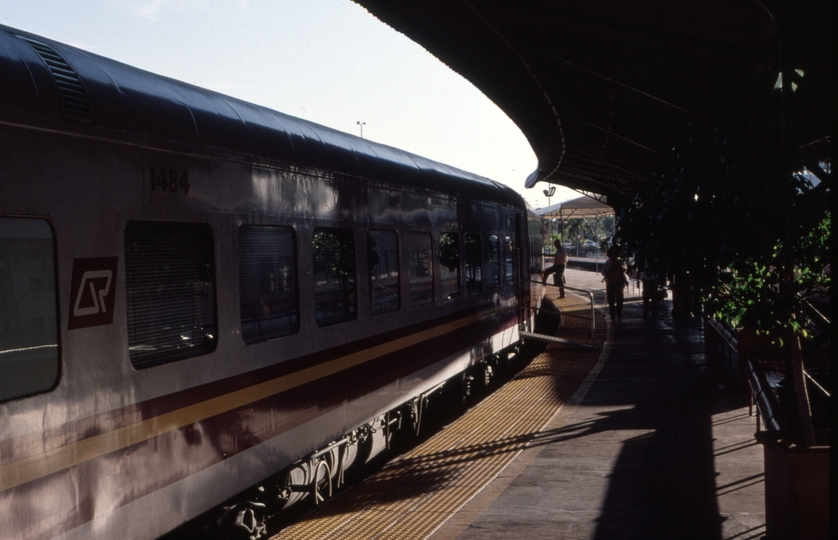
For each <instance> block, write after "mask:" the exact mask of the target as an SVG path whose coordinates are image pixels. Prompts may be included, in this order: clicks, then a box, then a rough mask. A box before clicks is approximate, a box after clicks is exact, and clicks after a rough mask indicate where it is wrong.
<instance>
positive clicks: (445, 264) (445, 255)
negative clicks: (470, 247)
mask: <svg viewBox="0 0 838 540" xmlns="http://www.w3.org/2000/svg"><path fill="white" fill-rule="evenodd" d="M439 279H440V287H441V288H442V297H443V298H453V297H455V296H459V295H460V237H459V235H457V234H456V233H442V234H440V235H439Z"/></svg>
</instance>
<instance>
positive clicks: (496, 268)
mask: <svg viewBox="0 0 838 540" xmlns="http://www.w3.org/2000/svg"><path fill="white" fill-rule="evenodd" d="M499 279H500V252H499V251H498V235H496V234H490V235H488V236H487V237H486V286H487V287H493V286H495V285H497V284H498V280H499Z"/></svg>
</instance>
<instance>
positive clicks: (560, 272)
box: [541, 240, 567, 298]
mask: <svg viewBox="0 0 838 540" xmlns="http://www.w3.org/2000/svg"><path fill="white" fill-rule="evenodd" d="M553 246H555V248H556V254H555V255H554V256H553V266H551V267H549V268H548V269H547V270H545V271H544V272H542V273H541V282H542V283H547V276H549V275H550V274H553V284H554V285H556V286H557V287H558V288H559V298H564V268H565V266H566V265H567V250H566V249H565V248H564V246H563V245H562V243H561V241H560V240H556V241H555V242H553Z"/></svg>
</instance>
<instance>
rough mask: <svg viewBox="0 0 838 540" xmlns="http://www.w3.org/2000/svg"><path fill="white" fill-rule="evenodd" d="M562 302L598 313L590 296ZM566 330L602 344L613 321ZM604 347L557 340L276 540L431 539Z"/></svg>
mask: <svg viewBox="0 0 838 540" xmlns="http://www.w3.org/2000/svg"><path fill="white" fill-rule="evenodd" d="M555 300H556V301H557V302H558V303H559V306H560V307H561V308H562V310H563V311H564V312H565V313H568V314H570V313H575V314H579V315H581V316H583V317H584V316H587V315H589V314H590V304H588V303H587V301H586V299H584V298H580V297H577V296H575V295H573V294H568V295H567V298H563V299H558V298H555ZM562 319H563V320H562V328H561V330H560V333H559V335H560V336H561V337H565V338H567V339H572V340H574V341H583V342H589V343H593V344H595V345H597V346H602V344H603V343H604V341H605V320H604V318H603V317H602V315H601V314H600V313H599V312H597V319H598V320H597V330H596V332H595V333H594V334H593V335H591V329H590V328H591V326H590V325H591V323H590V320H586V319H583V318H581V317H563V318H562ZM598 357H599V351H597V350H590V351H589V350H580V349H578V348H571V347H567V346H563V345H550V347H549V348H548V349H547V350H546V351H545V352H544V353H543V354H541V355H540V356H538V357H537V358H535V359H534V360H533V361H532V363H530V365H529V366H527V368H525V369H524V370H523V371H521V373H519V374H518V375H517V376H516V377H515V378H514V379H513V380H511V381H510V382H508V383H507V384H506V385H504V386H503V388H501V389H499V390H498V391H497V392H495V393H494V394H492V395H491V396H489V397H487V398H486V399H485V400H483V401H482V402H481V403H480V404H479V405H477V406H476V407H474V408H473V409H472V410H470V411H469V412H467V413H466V414H465V415H463V416H462V417H461V418H459V419H458V420H457V421H456V422H454V423H452V424H451V425H450V426H448V427H447V428H445V429H444V430H443V431H441V432H440V433H438V434H437V435H435V436H434V437H432V438H431V439H429V440H428V441H426V442H425V443H424V444H422V445H421V446H419V447H417V448H414V449H413V450H411V451H410V452H408V453H406V454H404V455H402V456H401V457H400V458H399V459H397V460H394V461H393V462H391V463H389V464H388V465H387V466H386V467H385V468H384V469H382V470H381V471H380V472H379V473H377V474H376V475H374V476H372V477H370V478H367V479H366V480H364V481H363V482H361V483H360V484H358V485H357V486H354V487H353V488H352V489H351V490H349V491H347V492H346V493H343V494H341V495H338V496H336V497H335V498H334V499H332V500H330V501H328V502H327V503H326V504H324V505H323V506H321V507H320V508H318V509H317V510H316V511H314V512H311V513H309V514H308V515H306V516H305V517H304V518H303V520H302V521H300V522H299V523H296V524H294V525H292V526H290V527H288V528H286V529H285V530H283V531H282V532H280V533H279V534H277V535H276V536H274V537H273V538H272V540H285V539H293V540H306V539H311V540H321V539H323V540H325V539H346V538H351V539H353V540H355V539H358V540H363V539H370V540H372V539H398V540H406V539H424V538H427V537H428V536H430V535H431V534H432V533H433V532H434V531H435V530H436V529H438V528H439V527H440V526H441V525H442V524H443V523H445V522H446V521H447V520H448V519H449V518H450V517H451V516H453V515H454V514H455V513H456V512H457V511H458V510H459V509H460V508H462V506H463V505H464V504H466V503H467V502H468V501H469V500H471V499H472V498H473V497H474V496H475V495H477V493H479V492H480V491H481V490H482V489H483V488H484V487H485V486H486V485H487V484H488V483H489V482H491V481H492V479H494V478H495V477H496V476H497V475H498V474H499V473H500V472H501V471H502V470H503V469H504V468H506V466H507V465H509V463H510V462H511V461H512V460H514V459H515V457H516V456H518V454H519V453H520V452H521V451H522V450H523V449H524V448H525V447H526V446H527V445H528V444H529V443H530V442H531V441H532V440H533V439H534V438H535V437H536V436H537V434H538V432H539V431H541V429H543V427H544V426H545V425H546V424H547V422H548V421H549V420H550V419H551V418H552V417H553V415H554V414H555V413H556V411H558V409H559V408H560V407H561V406H562V405H563V404H564V403H565V401H567V400H568V399H569V398H570V397H571V396H572V395H573V393H574V392H575V391H576V388H577V387H578V386H579V384H580V383H581V382H582V381H583V379H584V378H585V376H586V375H587V374H588V372H589V371H590V370H591V368H592V367H593V366H594V364H595V363H596V361H597V359H598Z"/></svg>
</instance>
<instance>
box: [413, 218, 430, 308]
mask: <svg viewBox="0 0 838 540" xmlns="http://www.w3.org/2000/svg"><path fill="white" fill-rule="evenodd" d="M408 253H409V255H410V276H409V278H410V279H409V281H410V305H411V306H421V305H423V304H428V303H430V302H433V301H434V267H433V266H432V265H431V235H430V234H427V233H410V235H409V237H408Z"/></svg>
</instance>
